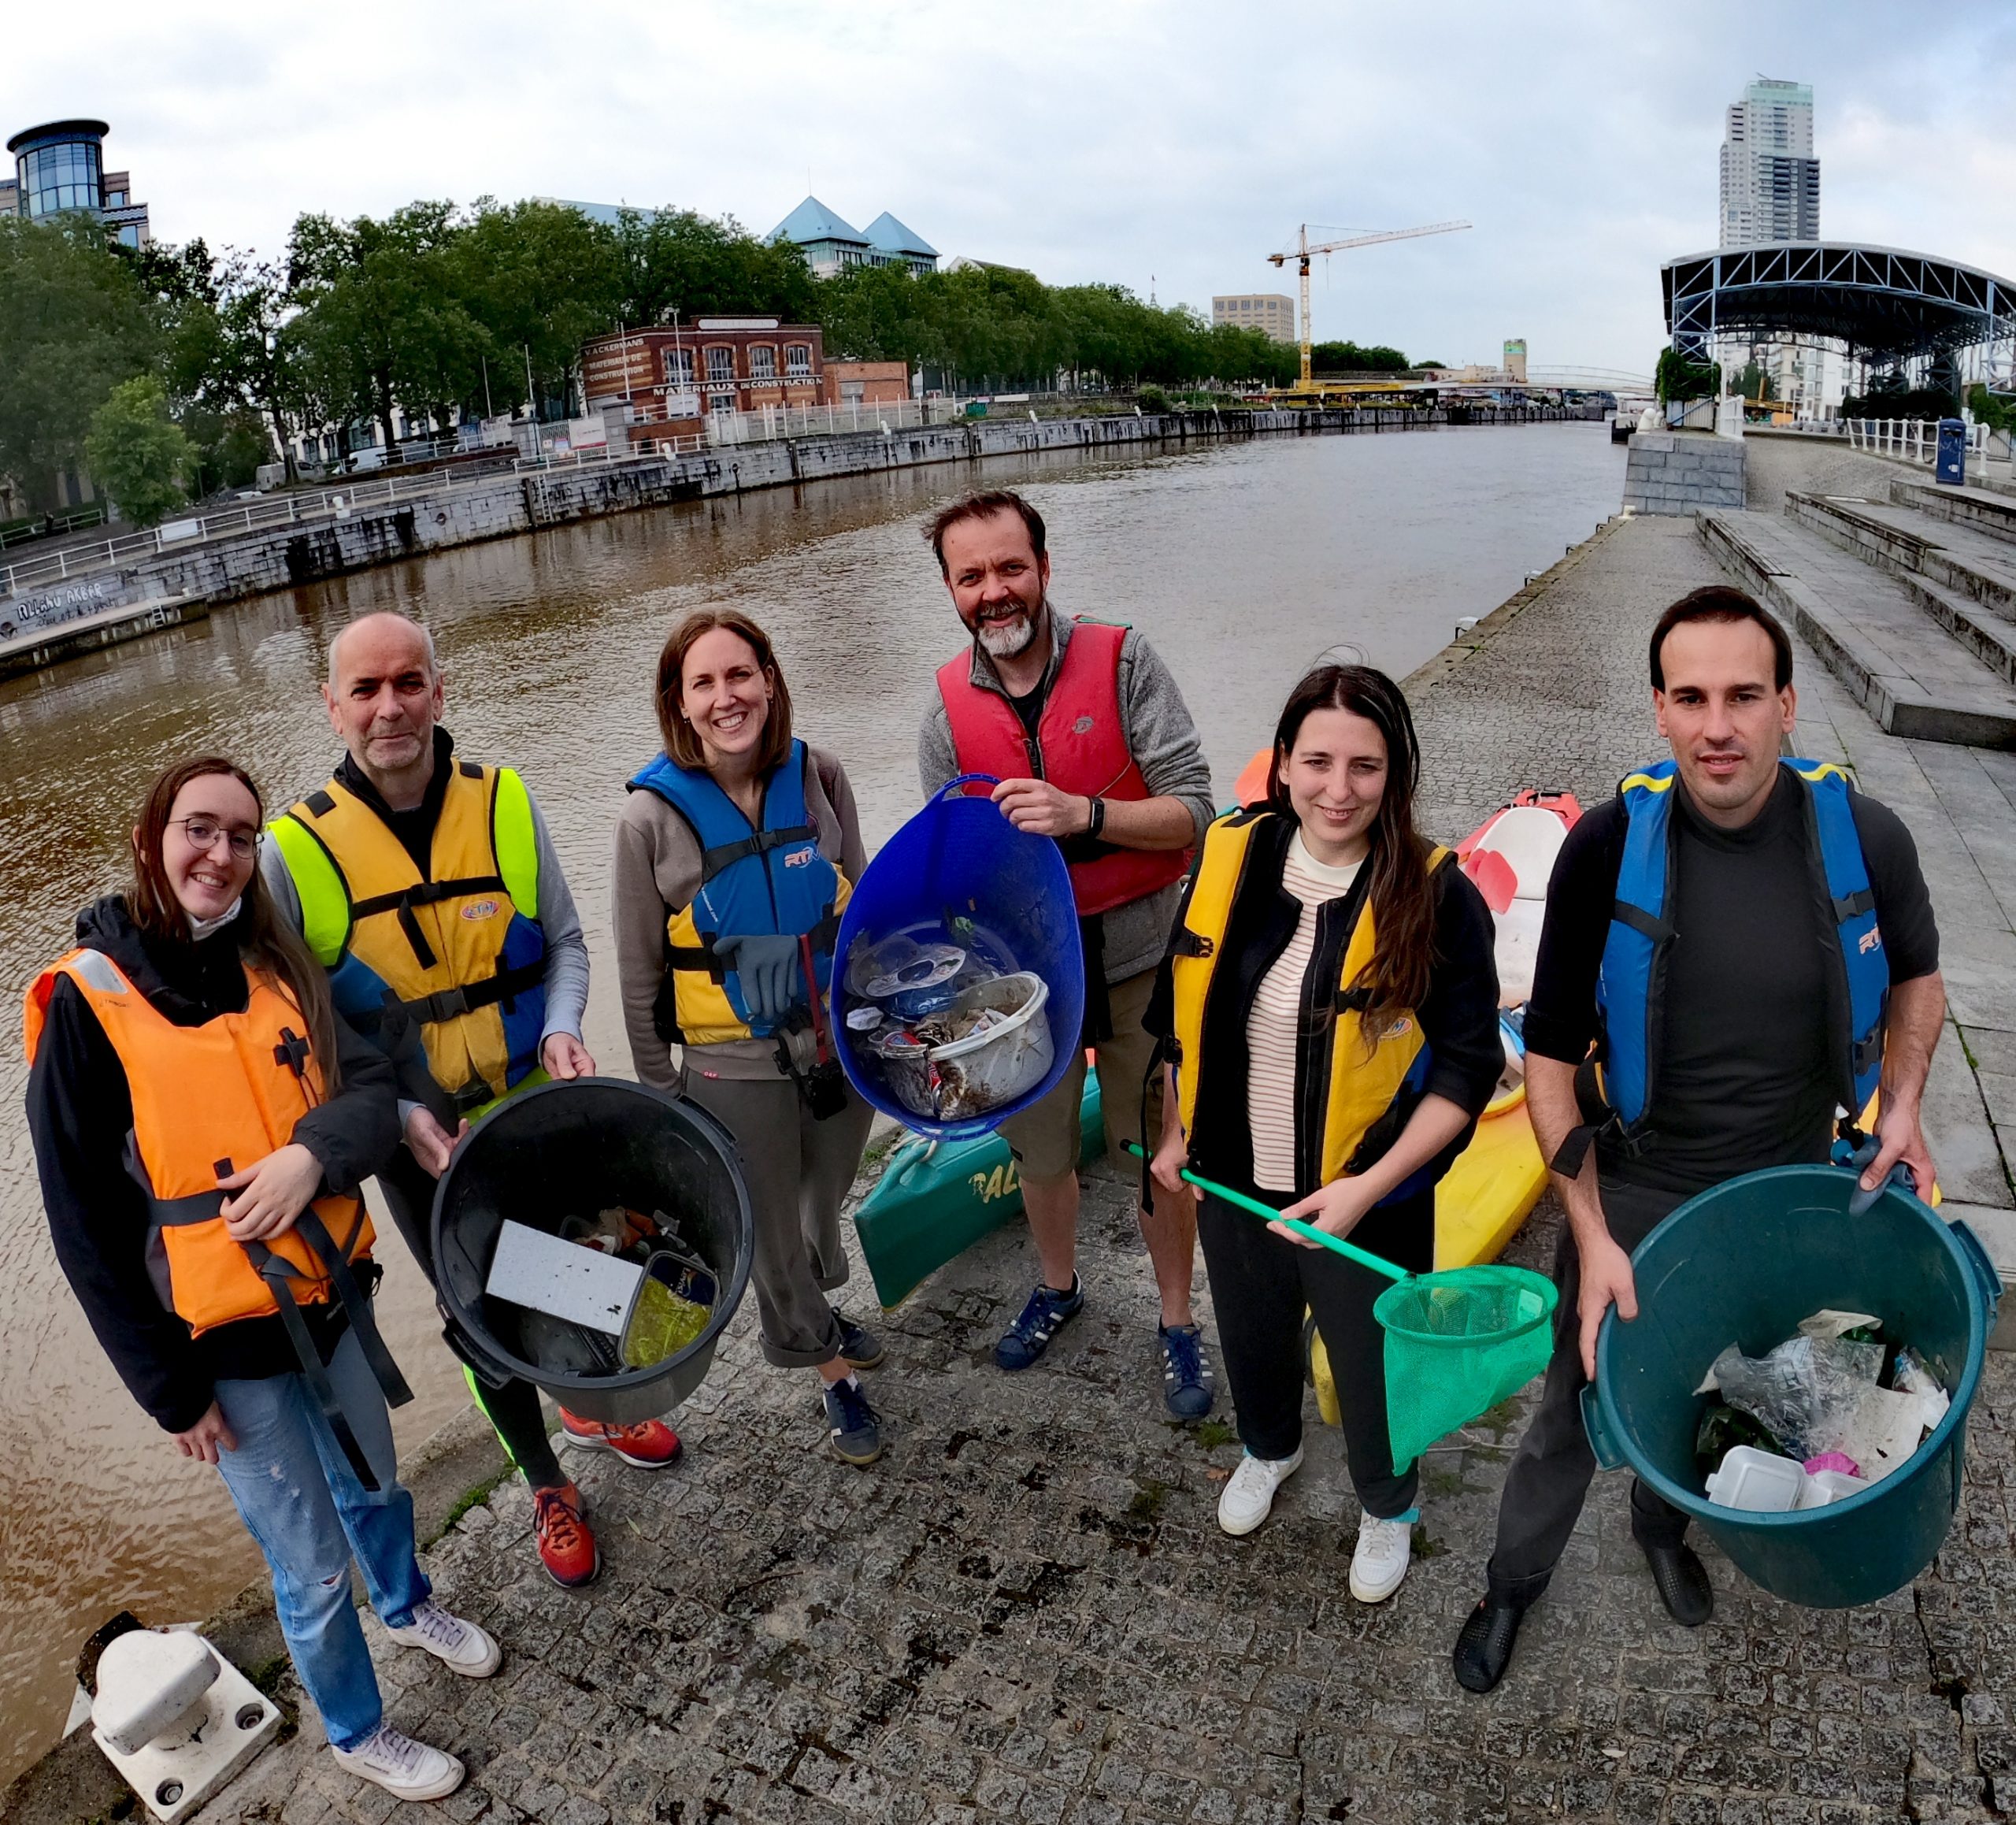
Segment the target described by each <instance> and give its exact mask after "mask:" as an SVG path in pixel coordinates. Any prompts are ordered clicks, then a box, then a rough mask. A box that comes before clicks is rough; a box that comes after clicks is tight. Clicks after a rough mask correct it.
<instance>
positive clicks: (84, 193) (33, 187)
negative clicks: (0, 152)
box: [0, 121, 152, 247]
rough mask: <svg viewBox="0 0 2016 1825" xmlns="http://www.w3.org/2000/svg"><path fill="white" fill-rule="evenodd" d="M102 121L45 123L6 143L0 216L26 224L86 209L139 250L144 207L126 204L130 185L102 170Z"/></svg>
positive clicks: (124, 176)
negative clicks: (8, 172)
mask: <svg viewBox="0 0 2016 1825" xmlns="http://www.w3.org/2000/svg"><path fill="white" fill-rule="evenodd" d="M110 131H111V129H110V128H109V127H107V126H106V124H105V122H104V121H48V122H46V123H45V124H43V125H42V126H39V127H30V128H28V129H27V130H26V131H25V132H20V133H17V134H16V135H14V136H13V139H9V141H8V142H7V150H9V152H10V153H12V154H13V158H14V174H13V177H12V178H11V179H7V178H0V215H17V216H26V217H28V219H29V220H30V221H39V220H41V219H42V218H43V217H47V216H54V215H63V214H67V213H70V212H72V211H73V210H90V211H91V213H93V214H95V215H96V216H97V217H98V218H99V220H100V221H103V222H104V223H105V224H106V227H107V228H110V229H111V230H112V231H113V233H114V234H115V235H116V236H117V237H118V239H120V241H121V242H123V243H124V244H125V245H126V246H128V247H145V246H146V244H147V243H148V241H149V240H150V239H151V238H152V237H151V236H150V233H149V232H148V224H147V206H146V204H145V203H143V202H134V201H133V200H132V194H133V193H132V180H131V178H130V177H129V176H128V173H127V172H123V171H107V170H106V169H105V136H106V134H107V133H108V132H110Z"/></svg>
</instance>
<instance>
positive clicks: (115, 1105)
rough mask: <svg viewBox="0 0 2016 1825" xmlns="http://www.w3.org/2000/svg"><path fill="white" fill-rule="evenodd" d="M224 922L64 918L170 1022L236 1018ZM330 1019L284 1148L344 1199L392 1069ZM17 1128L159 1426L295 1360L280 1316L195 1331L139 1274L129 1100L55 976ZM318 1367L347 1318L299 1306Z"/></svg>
mask: <svg viewBox="0 0 2016 1825" xmlns="http://www.w3.org/2000/svg"><path fill="white" fill-rule="evenodd" d="M243 924H244V921H243V918H239V919H234V920H233V921H232V922H231V923H230V924H229V925H226V926H225V927H224V929H222V930H221V931H219V932H216V933H212V934H211V936H210V937H207V938H206V939H204V940H202V942H201V943H199V944H191V943H187V942H181V941H177V940H165V939H160V938H154V937H149V936H147V935H146V934H145V933H142V932H141V931H140V930H139V928H138V927H137V926H136V925H135V924H134V923H133V921H132V917H131V915H130V914H128V912H127V910H126V906H125V903H124V900H120V899H119V898H117V897H116V896H113V897H109V898H107V899H105V900H100V901H98V903H96V904H95V905H94V906H91V907H87V908H86V909H85V910H84V911H83V912H82V913H80V914H79V915H78V918H77V942H78V943H79V944H82V945H88V946H89V947H90V948H92V949H93V950H97V951H103V952H104V953H105V954H106V955H107V956H108V957H109V958H110V959H112V960H113V963H117V965H118V966H119V967H120V970H122V971H123V972H124V974H125V975H126V977H127V979H128V981H131V982H132V985H134V987H135V988H136V989H139V991H140V992H141V993H143V995H145V996H146V998H147V999H148V1000H149V1001H150V1002H151V1003H153V1004H154V1007H156V1008H157V1009H158V1010H159V1011H160V1012H161V1013H162V1014H163V1015H165V1016H166V1017H167V1018H169V1020H171V1021H172V1022H174V1023H175V1024H176V1026H202V1024H203V1023H204V1022H206V1021H209V1020H213V1019H215V1018H217V1016H218V1015H224V1014H235V1013H240V1012H243V1010H244V1007H245V1004H246V989H245V970H244V966H243V963H242V961H241V957H240V951H239V940H240V938H241V936H242V929H241V928H242V927H243ZM336 1026H337V1062H338V1063H339V1066H340V1069H341V1071H342V1076H343V1089H342V1091H341V1092H340V1093H339V1094H338V1095H337V1096H333V1097H332V1098H331V1099H330V1100H328V1102H326V1103H324V1104H321V1105H319V1106H318V1107H316V1108H313V1109H311V1110H309V1111H308V1113H307V1114H306V1115H304V1116H302V1118H301V1120H300V1121H299V1122H297V1123H296V1124H295V1130H294V1139H295V1140H296V1141H299V1142H300V1143H301V1144H302V1146H304V1147H306V1148H307V1149H308V1150H309V1152H311V1153H313V1155H315V1157H316V1159H318V1160H319V1161H321V1165H322V1170H323V1174H324V1189H328V1190H334V1191H339V1192H350V1191H354V1190H355V1189H356V1188H357V1186H358V1183H359V1182H360V1181H361V1180H363V1179H364V1178H367V1177H369V1175H370V1174H372V1173H373V1172H375V1171H376V1170H377V1169H378V1168H379V1167H381V1166H383V1165H384V1164H385V1163H386V1162H387V1160H388V1159H390V1158H391V1155H392V1153H393V1151H394V1150H395V1148H397V1147H398V1142H399V1122H398V1101H397V1096H396V1091H395V1077H394V1073H393V1068H392V1066H391V1064H390V1063H387V1060H386V1059H385V1058H384V1055H382V1054H380V1052H378V1050H377V1049H376V1048H375V1047H374V1046H372V1044H370V1043H369V1041H368V1040H364V1039H361V1038H359V1037H358V1036H357V1035H356V1034H355V1033H353V1032H351V1031H350V1029H349V1028H348V1027H347V1026H344V1025H343V1022H341V1021H339V1022H337V1023H336ZM132 1125H133V1101H132V1092H131V1091H130V1090H129V1089H128V1085H127V1081H126V1070H125V1067H124V1065H122V1064H121V1063H120V1059H119V1055H118V1053H117V1052H115V1051H114V1050H113V1045H112V1042H111V1040H109V1039H108V1038H107V1037H106V1033H105V1029H104V1028H103V1027H102V1026H100V1025H99V1024H98V1016H97V1015H95V1014H94V1013H93V1012H92V1011H91V1004H90V1003H88V1002H87V1001H86V1000H85V999H84V997H83V994H82V993H81V992H80V990H79V989H78V988H77V986H76V984H75V983H73V982H72V981H70V980H69V977H59V978H58V979H57V983H56V986H55V989H54V993H52V994H51V996H50V1002H49V1012H48V1018H47V1022H46V1025H45V1026H44V1027H43V1035H42V1040H41V1044H40V1046H39V1048H38V1049H37V1052H36V1054H35V1069H34V1070H33V1071H32V1072H31V1074H30V1075H29V1078H28V1132H29V1134H30V1137H31V1138H32V1140H33V1141H34V1143H35V1164H36V1166H37V1168H38V1169H39V1172H40V1174H41V1178H42V1196H43V1205H44V1207H46V1210H47V1211H48V1213H49V1230H50V1237H51V1239H52V1240H53V1241H54V1243H55V1244H56V1258H57V1261H58V1262H59V1263H61V1267H62V1269H63V1272H64V1274H65V1278H68V1279H69V1282H70V1286H71V1289H72V1291H73V1292H74V1293H76V1296H77V1299H78V1301H79V1303H80V1304H82V1305H83V1308H84V1315H85V1316H86V1317H87V1318H88V1319H90V1320H91V1329H92V1330H93V1331H94V1332H95V1333H96V1334H97V1337H98V1342H99V1343H100V1345H102V1346H103V1348H104V1350H105V1353H106V1355H107V1356H109V1357H110V1358H111V1359H112V1364H113V1367H114V1368H116V1369H117V1371H119V1374H120V1379H121V1380H122V1381H124V1382H125V1384H126V1385H127V1388H128V1389H129V1390H130V1391H131V1393H132V1396H133V1398H134V1399H135V1400H137V1401H139V1404H141V1405H142V1406H143V1407H144V1408H146V1410H147V1411H148V1412H149V1413H150V1414H152V1415H154V1419H155V1420H156V1422H157V1423H158V1424H159V1425H160V1426H161V1428H162V1429H163V1430H165V1431H169V1432H182V1431H186V1430H187V1429H188V1428H189V1427H190V1426H193V1425H195V1423H196V1422H197V1421H198V1419H201V1418H202V1416H203V1414H204V1411H206V1409H207V1408H208V1407H209V1404H210V1401H211V1400H212V1398H213V1393H214V1389H215V1385H216V1384H217V1382H221V1381H249V1380H254V1379H257V1378H263V1377H265V1376H269V1375H284V1374H291V1373H292V1372H293V1371H295V1369H297V1368H298V1367H299V1362H298V1358H297V1357H296V1356H295V1352H294V1348H293V1346H292V1345H291V1344H290V1343H289V1342H288V1341H287V1333H286V1331H285V1330H284V1328H283V1327H282V1326H281V1323H280V1319H278V1318H277V1317H273V1318H259V1319H240V1320H239V1321H238V1322H235V1323H233V1324H226V1325H220V1326H217V1327H216V1328H215V1329H214V1330H208V1331H206V1332H205V1333H204V1334H203V1335H202V1337H193V1338H192V1337H191V1336H190V1334H189V1327H188V1326H187V1324H185V1323H184V1322H183V1321H182V1320H181V1319H179V1318H177V1317H176V1315H174V1314H173V1313H172V1312H170V1311H166V1310H165V1309H164V1308H162V1306H161V1300H160V1299H159V1297H158V1295H157V1294H156V1293H155V1292H154V1283H153V1282H152V1281H150V1279H149V1278H148V1276H147V1266H146V1237H147V1203H146V1196H145V1195H144V1193H143V1192H142V1191H141V1189H140V1187H139V1185H138V1184H137V1183H136V1182H135V1181H134V1180H133V1179H132V1177H131V1176H129V1174H128V1172H127V1170H126V1167H125V1164H124V1152H125V1146H126V1137H127V1134H128V1131H129V1130H130V1129H132ZM304 1311H305V1314H306V1317H307V1319H308V1323H309V1330H310V1332H311V1334H313V1337H314V1338H315V1340H316V1342H317V1347H318V1348H320V1349H321V1352H322V1356H323V1358H324V1360H325V1361H326V1360H327V1359H328V1356H329V1354H330V1352H332V1351H333V1350H334V1349H335V1345H336V1344H337V1342H338V1341H339V1339H340V1338H341V1337H342V1335H343V1330H344V1329H345V1326H346V1321H345V1319H344V1318H343V1311H342V1308H341V1307H340V1306H334V1307H328V1308H325V1307H319V1306H311V1307H307V1308H304Z"/></svg>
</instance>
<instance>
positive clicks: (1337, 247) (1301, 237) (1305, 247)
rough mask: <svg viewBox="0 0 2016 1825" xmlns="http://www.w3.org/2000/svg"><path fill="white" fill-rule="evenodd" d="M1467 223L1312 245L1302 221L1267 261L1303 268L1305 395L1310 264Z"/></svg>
mask: <svg viewBox="0 0 2016 1825" xmlns="http://www.w3.org/2000/svg"><path fill="white" fill-rule="evenodd" d="M1469 225H1470V224H1469V223H1468V222H1430V223H1429V224H1428V225H1427V226H1426V227H1425V228H1388V229H1386V230H1384V232H1381V233H1379V234H1376V235H1353V236H1351V238H1350V239H1348V240H1343V241H1318V242H1316V243H1313V244H1312V243H1311V242H1310V239H1309V224H1308V223H1306V222H1304V223H1303V224H1302V227H1301V228H1300V229H1299V231H1298V232H1297V233H1296V236H1295V245H1294V246H1293V247H1290V248H1289V249H1288V251H1287V252H1286V253H1283V254H1269V255H1268V256H1267V258H1268V260H1269V262H1270V263H1271V264H1272V265H1276V266H1284V265H1287V264H1288V262H1289V261H1291V260H1294V261H1296V262H1299V265H1300V266H1301V269H1302V383H1301V385H1302V391H1304V392H1305V393H1306V392H1307V391H1309V390H1310V387H1311V386H1312V385H1313V384H1314V380H1313V377H1312V376H1311V375H1310V369H1309V262H1310V260H1311V259H1313V258H1314V257H1315V256H1316V255H1317V254H1341V253H1342V252H1343V250H1345V249H1346V248H1347V247H1371V246H1373V244H1374V243H1377V242H1380V241H1412V240H1416V239H1419V238H1420V237H1421V236H1423V235H1451V234H1454V233H1455V232H1456V231H1457V230H1458V228H1468V227H1469Z"/></svg>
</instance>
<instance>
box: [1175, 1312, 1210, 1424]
mask: <svg viewBox="0 0 2016 1825" xmlns="http://www.w3.org/2000/svg"><path fill="white" fill-rule="evenodd" d="M1161 1336H1162V1404H1163V1405H1164V1406H1165V1407H1166V1408H1168V1409H1169V1417H1170V1418H1171V1419H1203V1417H1204V1415H1206V1414H1207V1413H1208V1412H1210V1411H1211V1409H1212V1408H1213V1407H1214V1406H1216V1405H1217V1399H1218V1395H1217V1389H1215V1388H1214V1387H1213V1386H1212V1385H1211V1365H1210V1363H1207V1362H1206V1361H1205V1359H1204V1334H1203V1332H1202V1331H1200V1330H1199V1329H1198V1328H1197V1326H1195V1325H1194V1324H1180V1325H1167V1324H1166V1325H1164V1326H1162V1327H1161Z"/></svg>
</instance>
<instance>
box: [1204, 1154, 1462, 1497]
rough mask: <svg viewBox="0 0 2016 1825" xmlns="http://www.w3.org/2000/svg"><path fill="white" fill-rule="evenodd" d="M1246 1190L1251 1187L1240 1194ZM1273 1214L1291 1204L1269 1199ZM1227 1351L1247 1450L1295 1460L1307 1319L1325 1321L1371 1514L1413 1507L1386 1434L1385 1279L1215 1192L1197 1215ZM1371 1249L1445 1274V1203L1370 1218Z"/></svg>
mask: <svg viewBox="0 0 2016 1825" xmlns="http://www.w3.org/2000/svg"><path fill="white" fill-rule="evenodd" d="M1235 1189H1241V1188H1235ZM1257 1195H1258V1197H1259V1198H1260V1200H1261V1201H1262V1203H1263V1204H1266V1203H1271V1204H1283V1205H1285V1204H1292V1203H1293V1202H1294V1201H1295V1200H1293V1199H1292V1198H1290V1197H1288V1196H1286V1195H1285V1194H1283V1193H1268V1192H1261V1193H1258V1194H1257ZM1197 1237H1198V1240H1199V1241H1200V1242H1202V1243H1203V1246H1204V1266H1205V1270H1206V1272H1207V1273H1208V1274H1210V1281H1211V1304H1212V1307H1213V1309H1214V1311H1216V1313H1217V1320H1218V1347H1219V1349H1220V1351H1221V1353H1222V1354H1223V1356H1224V1357H1225V1378H1226V1380H1227V1381H1228V1382H1229V1383H1230V1385H1231V1387H1232V1402H1233V1404H1234V1405H1235V1406H1236V1408H1237V1409H1238V1419H1239V1437H1240V1443H1241V1444H1242V1445H1244V1446H1245V1447H1246V1449H1247V1451H1249V1452H1251V1453H1252V1455H1253V1456H1255V1457H1258V1458H1268V1459H1279V1458H1284V1457H1292V1456H1294V1455H1295V1449H1296V1448H1297V1447H1298V1446H1299V1445H1300V1444H1301V1443H1302V1402H1303V1361H1304V1359H1303V1341H1302V1326H1303V1310H1304V1308H1306V1309H1307V1310H1308V1311H1310V1312H1312V1313H1314V1315H1315V1319H1316V1328H1317V1330H1319V1331H1320V1332H1321V1334H1322V1337H1323V1347H1324V1348H1325V1352H1327V1353H1328V1354H1329V1359H1330V1374H1331V1377H1332V1379H1333V1380H1334V1381H1335V1382H1336V1387H1337V1404H1338V1405H1339V1407H1340V1408H1341V1409H1342V1410H1343V1432H1344V1451H1345V1455H1346V1456H1347V1458H1348V1460H1349V1461H1350V1464H1351V1483H1352V1486H1353V1487H1354V1488H1355V1489H1357V1491H1358V1501H1359V1503H1360V1504H1361V1505H1362V1507H1363V1508H1364V1509H1365V1512H1366V1513H1367V1514H1368V1515H1373V1516H1374V1517H1375V1518H1376V1519H1380V1520H1388V1521H1390V1520H1392V1519H1395V1517H1397V1516H1399V1515H1403V1514H1405V1513H1406V1512H1407V1511H1408V1510H1409V1509H1410V1508H1412V1507H1413V1506H1414V1492H1415V1490H1416V1489H1417V1488H1418V1486H1419V1482H1420V1478H1419V1476H1418V1467H1415V1466H1413V1465H1410V1466H1409V1467H1408V1468H1407V1470H1406V1472H1405V1473H1404V1474H1399V1473H1396V1472H1395V1470H1394V1468H1393V1449H1392V1441H1391V1440H1390V1439H1389V1438H1388V1434H1387V1430H1386V1343H1385V1334H1384V1332H1383V1331H1382V1330H1380V1328H1379V1322H1378V1320H1377V1319H1375V1318H1373V1315H1372V1307H1373V1301H1374V1300H1377V1298H1378V1296H1379V1295H1380V1293H1383V1292H1384V1291H1385V1289H1387V1288H1388V1286H1390V1285H1392V1282H1391V1281H1390V1280H1388V1279H1387V1278H1385V1276H1384V1275H1383V1274H1375V1273H1373V1271H1372V1270H1371V1269H1370V1268H1369V1267H1360V1266H1359V1265H1358V1263H1356V1262H1355V1261H1351V1260H1347V1259H1345V1258H1344V1257H1343V1256H1341V1255H1336V1254H1332V1252H1330V1251H1329V1249H1327V1248H1303V1246H1302V1245H1301V1244H1299V1243H1296V1242H1291V1241H1288V1240H1287V1239H1286V1238H1285V1237H1281V1236H1277V1235H1276V1234H1275V1233H1273V1231H1272V1230H1269V1229H1268V1227H1267V1226H1266V1224H1265V1223H1263V1222H1262V1221H1261V1220H1260V1219H1259V1218H1258V1217H1255V1216H1251V1215H1247V1212H1245V1211H1241V1210H1238V1209H1236V1208H1235V1207H1233V1206H1232V1205H1231V1204H1227V1203H1225V1201H1224V1200H1222V1199H1220V1198H1215V1197H1213V1196H1210V1193H1206V1194H1205V1196H1204V1197H1203V1201H1202V1202H1201V1203H1200V1204H1199V1207H1198V1211H1197ZM1350 1239H1351V1241H1354V1242H1356V1243H1357V1244H1358V1245H1359V1246H1360V1247H1361V1248H1366V1249H1367V1250H1369V1251H1370V1252H1372V1253H1373V1254H1375V1255H1378V1256H1383V1257H1384V1259H1387V1260H1388V1261H1391V1262H1392V1263H1393V1265H1394V1266H1395V1267H1406V1268H1410V1269H1412V1270H1414V1271H1416V1272H1418V1273H1425V1272H1426V1271H1427V1270H1429V1269H1430V1268H1432V1267H1433V1266H1434V1265H1435V1193H1434V1191H1433V1189H1429V1190H1427V1191H1425V1192H1421V1193H1418V1194H1417V1195H1416V1196H1413V1197H1410V1198H1405V1199H1403V1200H1401V1201H1400V1202H1399V1203H1398V1204H1384V1205H1381V1206H1380V1207H1379V1208H1378V1209H1377V1210H1374V1211H1369V1212H1368V1213H1367V1214H1366V1216H1365V1217H1364V1218H1363V1219H1362V1220H1361V1221H1360V1222H1359V1223H1358V1227H1357V1228H1356V1229H1355V1230H1353V1231H1352V1232H1351V1238H1350Z"/></svg>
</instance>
